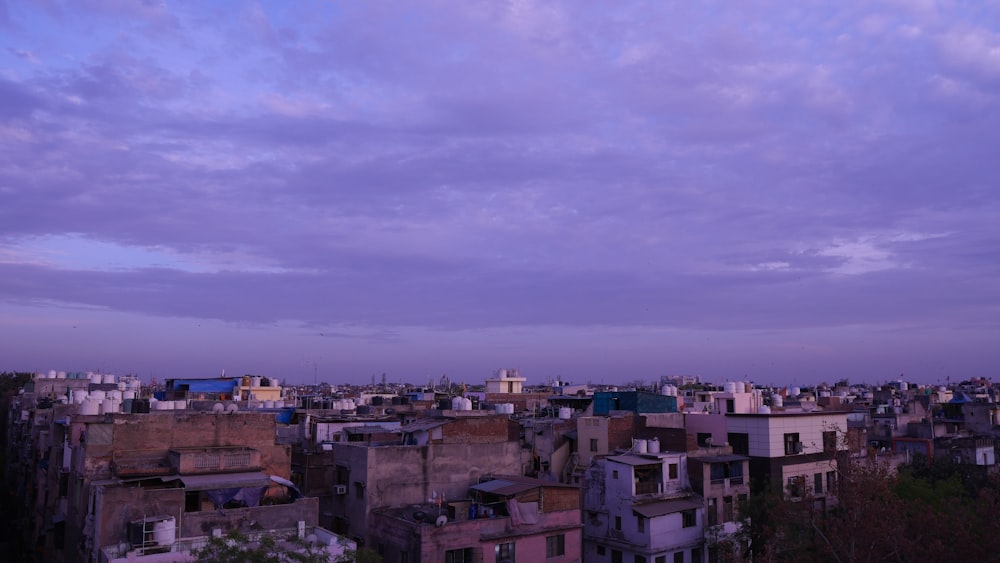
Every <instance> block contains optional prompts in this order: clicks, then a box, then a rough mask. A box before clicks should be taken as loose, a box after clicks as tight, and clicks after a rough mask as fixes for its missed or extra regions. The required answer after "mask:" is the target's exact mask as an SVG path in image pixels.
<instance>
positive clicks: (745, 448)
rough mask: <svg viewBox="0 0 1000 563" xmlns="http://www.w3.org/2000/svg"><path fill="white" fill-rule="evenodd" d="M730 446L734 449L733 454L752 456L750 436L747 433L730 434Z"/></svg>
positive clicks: (728, 436)
mask: <svg viewBox="0 0 1000 563" xmlns="http://www.w3.org/2000/svg"><path fill="white" fill-rule="evenodd" d="M727 438H728V440H729V445H730V446H732V447H733V453H734V454H739V455H750V435H749V434H747V433H746V432H730V433H729V434H728V435H727Z"/></svg>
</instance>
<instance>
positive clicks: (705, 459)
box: [688, 454, 750, 463]
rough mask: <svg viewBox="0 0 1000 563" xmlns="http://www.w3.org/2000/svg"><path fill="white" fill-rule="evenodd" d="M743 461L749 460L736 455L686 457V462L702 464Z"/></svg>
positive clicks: (743, 456)
mask: <svg viewBox="0 0 1000 563" xmlns="http://www.w3.org/2000/svg"><path fill="white" fill-rule="evenodd" d="M745 459H750V458H749V457H747V456H745V455H737V454H723V455H704V456H688V461H700V462H702V463H719V462H722V463H725V462H727V461H743V460H745Z"/></svg>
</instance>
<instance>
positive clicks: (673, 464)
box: [669, 463, 677, 479]
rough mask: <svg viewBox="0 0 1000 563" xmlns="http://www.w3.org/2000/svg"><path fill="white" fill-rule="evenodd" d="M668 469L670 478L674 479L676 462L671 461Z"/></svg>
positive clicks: (675, 476)
mask: <svg viewBox="0 0 1000 563" xmlns="http://www.w3.org/2000/svg"><path fill="white" fill-rule="evenodd" d="M669 471H670V478H671V479H676V478H677V464H676V463H671V464H670V467H669Z"/></svg>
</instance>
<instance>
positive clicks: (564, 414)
mask: <svg viewBox="0 0 1000 563" xmlns="http://www.w3.org/2000/svg"><path fill="white" fill-rule="evenodd" d="M559 418H560V419H562V420H569V419H571V418H573V409H571V408H569V407H559Z"/></svg>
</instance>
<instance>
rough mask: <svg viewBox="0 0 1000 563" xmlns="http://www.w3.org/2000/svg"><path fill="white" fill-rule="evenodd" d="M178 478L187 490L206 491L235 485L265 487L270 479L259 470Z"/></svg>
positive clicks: (269, 482)
mask: <svg viewBox="0 0 1000 563" xmlns="http://www.w3.org/2000/svg"><path fill="white" fill-rule="evenodd" d="M180 480H181V482H182V483H184V488H185V489H187V490H189V491H207V490H211V489H227V488H236V487H265V486H267V485H269V484H271V479H270V478H269V477H268V476H267V475H265V474H264V473H263V472H260V471H248V472H246V473H209V474H207V475H181V476H180Z"/></svg>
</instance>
